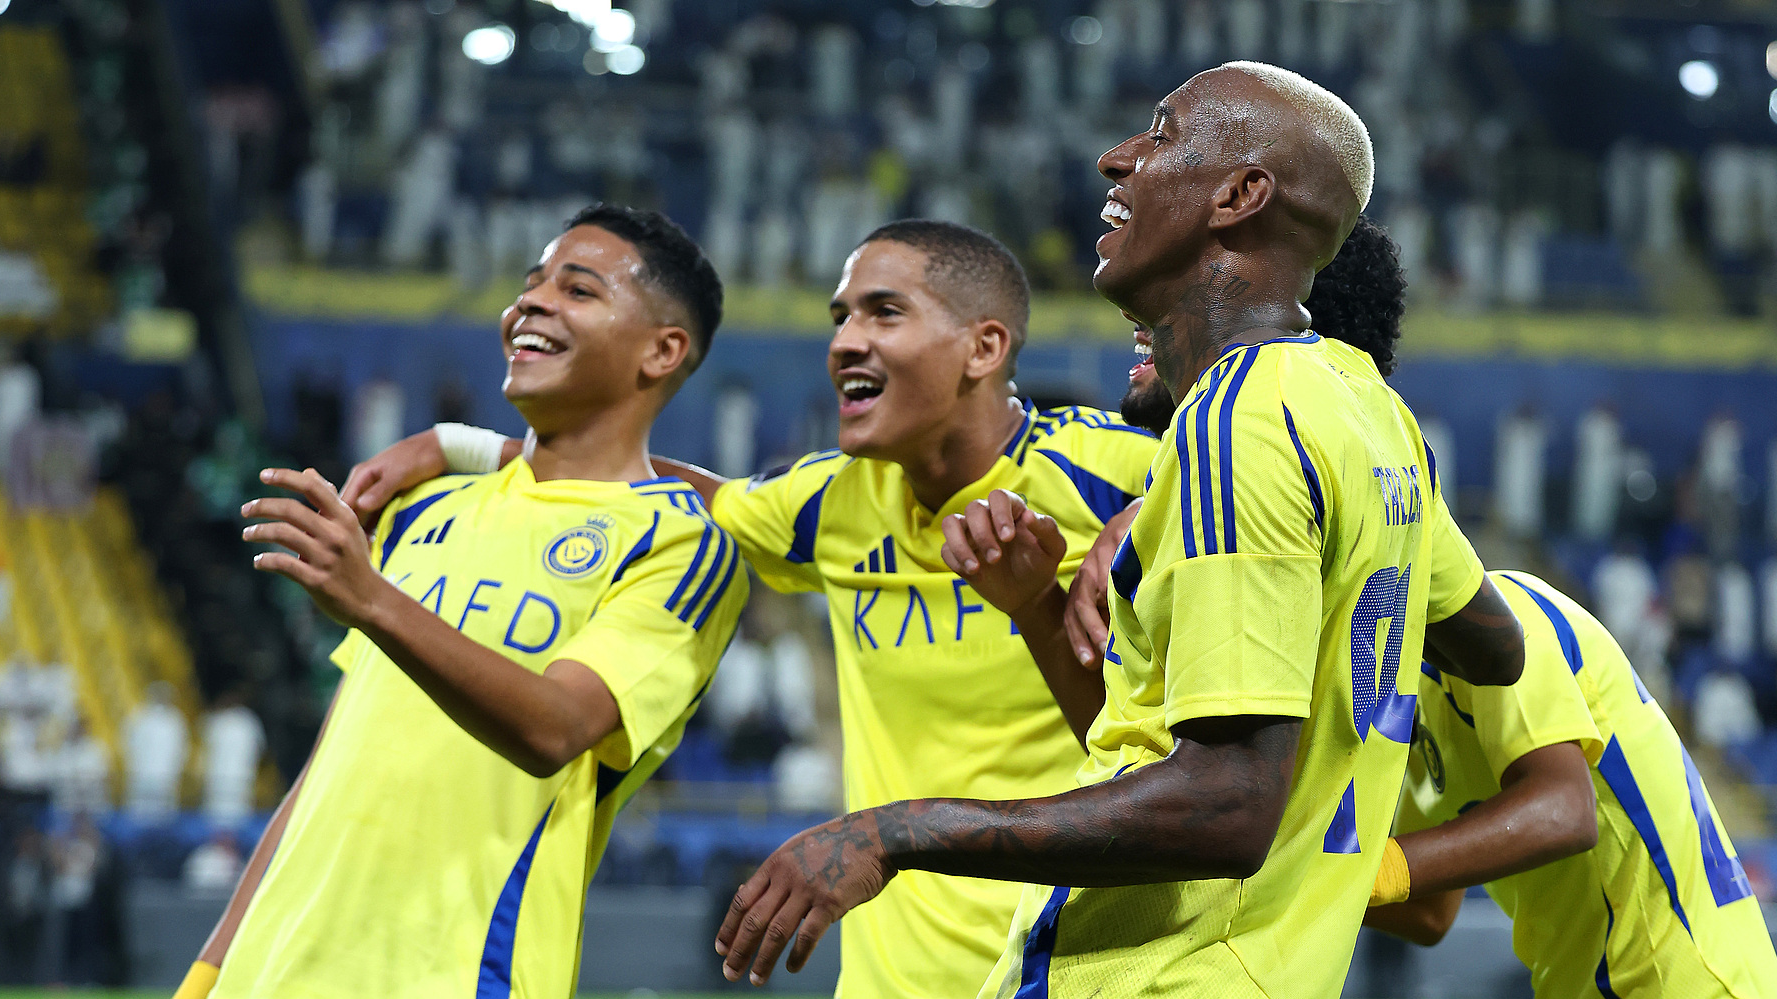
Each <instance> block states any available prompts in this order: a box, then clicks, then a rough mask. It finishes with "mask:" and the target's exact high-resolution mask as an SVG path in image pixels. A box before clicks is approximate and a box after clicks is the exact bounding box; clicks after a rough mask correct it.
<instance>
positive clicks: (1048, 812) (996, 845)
mask: <svg viewBox="0 0 1777 999" xmlns="http://www.w3.org/2000/svg"><path fill="white" fill-rule="evenodd" d="M1300 728H1301V721H1300V719H1296V718H1274V717H1258V716H1240V717H1223V718H1201V719H1196V720H1192V721H1186V722H1181V723H1180V724H1178V725H1175V726H1173V729H1172V733H1173V736H1174V738H1175V739H1176V743H1175V744H1174V746H1173V750H1172V752H1171V754H1169V755H1168V756H1167V757H1166V758H1165V759H1164V760H1160V761H1158V762H1156V763H1153V764H1150V765H1148V766H1146V767H1143V768H1141V769H1139V770H1132V771H1130V772H1128V773H1125V774H1122V775H1120V776H1118V777H1115V778H1113V779H1111V780H1108V781H1105V782H1104V783H1101V784H1095V785H1093V786H1091V787H1085V788H1080V789H1079V790H1075V791H1069V792H1067V793H1065V794H1058V795H1055V796H1053V797H1049V798H1038V799H1035V800H1029V801H973V800H967V799H955V798H942V799H934V800H926V801H900V802H895V803H893V804H890V805H883V806H881V807H878V808H872V809H868V810H866V811H862V812H854V813H852V814H850V815H846V816H842V817H841V818H838V819H835V820H833V821H832V822H828V823H826V824H825V825H821V826H817V827H815V828H814V829H811V830H808V831H807V832H804V833H802V834H800V835H798V836H796V837H795V838H793V839H791V840H790V841H789V842H787V843H785V844H784V845H783V846H781V847H779V848H778V850H777V852H775V853H773V854H772V855H771V857H770V858H769V859H767V860H766V861H765V864H764V865H763V866H762V867H760V868H759V871H758V873H756V874H754V875H753V877H752V878H750V879H748V881H747V883H746V884H744V885H742V886H741V887H740V890H739V891H738V892H736V893H735V896H734V903H733V904H732V905H731V906H730V907H729V910H728V916H727V918H726V919H725V920H724V921H723V923H722V928H721V931H720V933H719V934H718V936H717V938H716V949H717V951H718V952H719V953H722V954H723V955H725V957H726V960H725V961H724V963H723V973H724V974H725V975H727V977H728V978H729V980H730V981H734V980H738V979H739V978H740V976H741V974H742V973H743V972H745V971H746V970H747V969H748V967H749V966H750V967H751V971H752V981H753V983H754V984H763V983H764V982H765V981H766V979H768V978H769V977H770V974H771V970H772V968H773V966H774V965H775V964H776V963H777V958H778V955H779V954H780V953H782V952H783V950H784V947H785V945H787V944H789V943H790V941H791V938H792V937H794V938H795V944H794V946H792V947H791V948H790V952H789V956H788V959H787V960H786V961H785V965H784V966H785V967H786V968H788V969H789V970H791V971H797V970H799V969H800V968H801V967H802V965H803V964H804V963H805V962H806V961H807V960H808V955H809V953H810V952H811V951H812V950H813V949H814V945H815V943H816V942H817V941H818V940H819V939H820V937H821V934H822V933H823V932H825V930H826V928H827V927H828V926H829V925H831V924H832V923H833V921H834V920H836V919H838V918H839V917H840V916H842V915H844V914H845V913H846V912H848V911H850V910H851V909H853V908H856V907H857V906H858V905H860V904H862V903H864V902H866V901H868V900H869V899H871V898H873V897H875V895H876V894H877V893H879V892H880V891H881V890H882V888H883V885H885V884H886V883H887V882H888V879H889V878H892V877H893V876H894V875H895V873H896V872H897V871H901V870H925V871H935V872H937V873H940V874H953V875H961V876H965V877H979V878H994V879H998V880H1002V881H1026V882H1036V883H1039V884H1065V885H1073V886H1106V885H1130V884H1149V883H1154V882H1163V881H1184V880H1194V879H1200V878H1245V877H1250V876H1252V874H1253V873H1254V872H1256V871H1257V870H1258V869H1259V867H1260V865H1262V864H1263V863H1264V862H1265V857H1266V855H1267V854H1268V853H1269V852H1270V849H1271V842H1272V840H1273V838H1275V836H1276V835H1277V826H1278V823H1279V822H1280V821H1281V820H1282V818H1283V810H1284V806H1285V804H1287V802H1288V799H1289V787H1290V778H1291V775H1292V773H1293V771H1294V769H1295V755H1296V739H1297V735H1298V732H1299V730H1300ZM798 925H800V926H801V930H800V932H797V926H798Z"/></svg>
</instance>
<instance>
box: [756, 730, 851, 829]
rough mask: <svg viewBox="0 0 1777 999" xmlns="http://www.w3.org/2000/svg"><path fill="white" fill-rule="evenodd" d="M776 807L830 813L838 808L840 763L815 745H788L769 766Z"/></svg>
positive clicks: (791, 810)
mask: <svg viewBox="0 0 1777 999" xmlns="http://www.w3.org/2000/svg"><path fill="white" fill-rule="evenodd" d="M771 783H772V788H773V791H774V795H775V797H776V800H777V806H778V807H779V808H782V809H784V810H785V811H790V812H820V813H823V814H831V813H832V812H835V811H838V810H839V809H840V806H841V795H840V792H841V781H840V775H839V761H838V760H836V759H834V758H833V754H832V753H830V752H827V751H826V750H824V749H822V748H820V747H818V746H789V747H786V748H785V749H784V751H783V752H781V753H779V754H777V759H775V760H773V761H772V764H771Z"/></svg>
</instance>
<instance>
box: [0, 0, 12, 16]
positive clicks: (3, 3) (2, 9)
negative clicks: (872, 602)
mask: <svg viewBox="0 0 1777 999" xmlns="http://www.w3.org/2000/svg"><path fill="white" fill-rule="evenodd" d="M10 6H12V0H0V14H4V13H6V8H8V7H10Z"/></svg>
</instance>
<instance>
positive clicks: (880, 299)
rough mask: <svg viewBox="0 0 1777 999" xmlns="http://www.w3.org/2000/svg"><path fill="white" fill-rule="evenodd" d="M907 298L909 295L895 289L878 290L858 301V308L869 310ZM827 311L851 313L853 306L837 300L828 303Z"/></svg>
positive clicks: (870, 292)
mask: <svg viewBox="0 0 1777 999" xmlns="http://www.w3.org/2000/svg"><path fill="white" fill-rule="evenodd" d="M906 297H907V295H906V294H905V293H903V292H899V291H896V290H895V289H893V288H877V289H876V290H874V291H867V292H865V293H864V294H863V295H862V296H861V297H860V298H859V299H858V308H860V309H868V308H872V307H874V306H878V305H881V304H882V303H884V302H889V301H894V300H897V299H905V298H906ZM827 311H828V312H833V313H838V312H849V311H851V306H849V305H847V304H845V300H844V299H841V298H835V299H833V301H831V302H828V303H827Z"/></svg>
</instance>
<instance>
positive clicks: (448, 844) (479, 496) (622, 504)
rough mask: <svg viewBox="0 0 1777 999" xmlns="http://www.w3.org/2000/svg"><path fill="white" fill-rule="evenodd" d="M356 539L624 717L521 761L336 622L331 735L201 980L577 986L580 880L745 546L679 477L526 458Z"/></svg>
mask: <svg viewBox="0 0 1777 999" xmlns="http://www.w3.org/2000/svg"><path fill="white" fill-rule="evenodd" d="M371 554H372V559H373V560H374V562H375V564H376V565H377V567H378V568H379V569H380V570H381V571H382V573H383V575H384V576H385V577H387V578H388V579H390V580H392V581H393V582H394V583H395V584H396V585H397V586H399V587H400V588H401V590H402V591H403V592H405V593H407V594H409V595H411V596H413V597H414V598H416V599H418V600H419V601H420V602H421V603H423V604H424V605H426V606H427V607H428V608H430V609H431V610H432V612H433V613H435V614H437V615H439V616H440V617H442V618H443V619H444V620H446V621H448V622H450V623H451V624H453V625H455V626H456V628H457V630H459V631H461V632H462V633H463V634H465V635H467V636H469V637H470V638H473V639H475V640H476V641H477V642H480V643H481V644H482V645H484V646H487V647H488V648H490V649H494V650H496V651H498V652H499V653H501V654H502V655H504V656H506V657H507V658H508V659H511V660H513V661H514V662H517V663H519V664H521V665H523V666H524V667H525V668H527V669H530V670H532V671H534V672H541V671H542V670H543V669H544V667H546V666H547V665H548V664H549V663H551V662H554V661H555V660H558V659H573V660H577V661H579V662H582V663H585V664H586V665H587V666H589V667H591V668H592V669H593V670H595V671H596V672H597V673H598V674H599V676H600V677H601V678H602V679H603V680H604V682H605V685H606V686H607V687H609V688H610V690H611V694H612V695H613V696H614V697H615V698H616V700H617V705H618V707H619V709H620V711H621V714H622V720H621V724H620V727H619V729H618V730H617V731H616V732H613V733H612V734H611V735H610V736H609V737H607V738H606V739H605V740H604V741H602V742H600V743H599V745H598V746H596V747H594V748H593V749H592V750H590V751H588V752H587V753H585V754H583V755H582V756H581V757H580V758H579V759H577V760H575V761H574V762H573V763H571V764H569V765H568V766H566V767H564V768H563V769H562V770H561V771H560V772H558V773H556V774H555V775H554V776H552V777H547V778H536V777H532V776H530V775H528V774H526V773H525V772H524V771H522V770H520V769H519V768H518V767H516V766H514V765H513V764H511V763H508V762H507V761H506V760H505V759H504V758H502V757H501V756H499V755H498V754H497V753H495V752H494V751H493V750H491V749H488V748H487V747H485V746H483V745H482V744H481V743H479V742H477V741H476V740H475V739H474V738H473V737H471V736H470V735H469V734H468V733H467V732H464V731H463V730H462V729H461V728H459V727H457V725H456V723H454V722H452V721H451V720H450V718H449V717H447V716H446V715H445V713H444V712H443V711H442V710H441V709H440V708H439V707H438V706H437V705H436V704H434V703H433V702H432V700H431V699H430V698H428V697H427V696H426V695H425V694H424V693H423V692H421V690H420V688H419V687H418V686H416V685H415V684H414V682H413V681H412V680H411V679H409V678H408V676H407V674H405V673H403V672H402V671H401V669H400V667H398V666H396V665H395V664H394V663H393V662H392V661H391V660H390V659H389V658H388V657H387V656H385V655H384V654H383V653H382V651H381V650H380V649H378V648H377V647H376V646H375V645H374V644H372V643H371V642H370V640H369V639H367V638H365V637H364V636H363V634H362V633H360V632H352V633H350V634H349V635H348V636H347V638H346V640H345V642H344V643H343V644H342V645H341V646H340V647H339V649H338V651H336V652H335V653H334V661H335V662H337V663H338V664H339V666H340V668H341V669H342V670H344V671H345V677H344V679H343V680H341V681H340V689H339V692H338V694H337V696H336V700H335V702H334V707H333V715H332V718H331V720H330V721H329V722H328V726H327V731H326V734H325V736H324V737H323V738H322V740H321V742H320V744H319V745H318V746H317V747H316V749H315V753H314V756H313V758H312V760H311V762H310V764H309V770H308V776H307V778H306V779H305V781H304V783H303V786H302V792H301V793H300V794H299V795H298V796H297V799H296V805H295V808H294V810H293V811H292V813H291V816H290V822H289V826H288V827H287V828H286V830H285V832H284V838H283V840H282V841H281V842H280V843H279V844H278V848H277V852H276V854H275V855H274V856H273V858H272V862H271V866H270V868H269V869H268V870H267V871H266V874H265V879H264V880H263V881H262V882H261V883H260V886H259V891H258V892H257V893H256V894H255V895H254V896H253V901H252V904H251V905H250V906H249V907H248V909H247V913H246V916H245V919H244V920H243V922H242V924H241V928H240V932H239V933H238V934H237V935H236V937H235V939H234V943H233V945H232V946H231V947H230V948H229V950H228V956H227V958H226V959H225V960H224V961H223V964H222V972H221V977H220V979H219V980H218V981H217V983H216V989H215V992H214V995H215V997H216V999H247V997H273V996H275V997H277V999H334V997H339V999H345V997H352V999H357V997H362V996H378V997H381V999H401V997H411V999H437V997H440V996H460V997H462V999H471V997H473V999H488V997H505V996H530V997H539V996H547V997H551V999H558V997H565V996H571V995H573V993H574V986H575V983H576V981H577V980H578V977H579V970H580V936H581V930H582V926H583V925H584V923H583V911H584V905H585V901H586V886H587V883H588V881H590V879H591V877H592V873H593V870H594V869H595V868H596V867H597V865H598V859H599V856H600V854H601V853H603V851H604V846H605V842H606V839H607V838H608V836H609V835H610V830H611V820H612V818H613V817H614V816H615V815H616V813H617V810H618V809H619V808H620V807H622V805H623V803H624V801H626V800H627V799H628V798H629V796H630V795H631V794H633V793H634V791H635V789H636V788H637V787H638V786H639V785H640V784H641V782H642V781H644V780H646V779H647V777H648V775H649V774H651V773H653V772H654V770H655V769H656V768H658V767H659V766H660V763H661V761H663V760H664V759H665V758H666V756H667V755H668V754H669V753H671V752H672V750H673V749H674V748H675V747H676V746H677V745H678V743H679V738H680V735H681V734H682V732H683V730H684V726H685V720H686V719H687V718H689V717H690V715H691V712H692V710H693V709H694V708H695V706H696V704H697V701H698V699H699V697H700V696H701V695H702V693H703V690H704V688H705V687H706V686H707V684H708V682H709V679H710V676H711V674H712V673H713V671H714V670H715V667H716V662H717V660H718V659H720V658H721V655H722V651H723V650H724V649H725V648H726V647H727V645H728V641H729V639H730V638H731V637H732V635H733V633H734V628H735V624H736V621H737V619H738V617H739V614H740V608H741V605H742V604H744V603H745V601H746V592H747V581H746V570H745V569H744V568H741V567H740V566H739V552H738V551H737V550H736V548H735V545H734V543H733V541H732V539H730V537H729V536H728V534H727V533H726V532H724V531H723V530H721V529H720V528H719V527H717V526H716V524H715V522H714V521H713V520H712V519H711V518H710V517H709V515H708V512H707V511H706V510H705V509H704V507H703V505H702V502H701V501H700V500H699V499H698V498H697V494H696V493H695V492H694V491H693V490H692V489H691V487H690V486H688V485H686V484H685V483H684V482H681V481H680V480H678V479H653V480H650V481H647V482H638V483H633V484H631V483H623V482H594V481H588V480H553V481H547V482H538V481H536V479H535V478H533V476H532V474H531V469H530V465H529V464H527V463H526V462H524V461H522V460H520V461H514V462H512V463H511V464H509V465H507V467H506V468H505V469H504V470H502V471H500V472H496V473H493V474H491V475H477V476H450V477H446V478H442V479H437V480H434V481H432V482H429V483H426V484H425V485H424V486H422V487H420V488H419V489H418V490H416V491H414V492H411V493H408V494H407V495H405V496H403V497H401V498H400V499H399V500H398V501H397V502H395V503H392V504H391V505H390V506H389V508H388V509H387V510H385V511H384V513H383V517H382V520H381V523H380V524H379V527H378V531H377V534H376V539H375V542H374V545H373V549H372V553H371Z"/></svg>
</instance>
